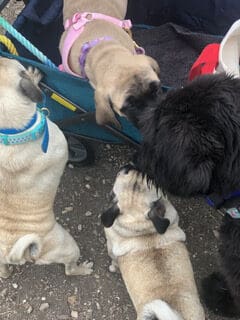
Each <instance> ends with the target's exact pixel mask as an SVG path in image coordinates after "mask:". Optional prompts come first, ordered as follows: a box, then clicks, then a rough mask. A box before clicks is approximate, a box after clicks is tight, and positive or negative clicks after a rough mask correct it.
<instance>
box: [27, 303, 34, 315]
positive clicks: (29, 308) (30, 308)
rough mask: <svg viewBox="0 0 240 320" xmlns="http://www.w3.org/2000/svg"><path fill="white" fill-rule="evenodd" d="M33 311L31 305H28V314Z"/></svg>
mask: <svg viewBox="0 0 240 320" xmlns="http://www.w3.org/2000/svg"><path fill="white" fill-rule="evenodd" d="M32 311H33V307H32V306H30V305H29V307H28V308H27V313H28V314H30V313H32Z"/></svg>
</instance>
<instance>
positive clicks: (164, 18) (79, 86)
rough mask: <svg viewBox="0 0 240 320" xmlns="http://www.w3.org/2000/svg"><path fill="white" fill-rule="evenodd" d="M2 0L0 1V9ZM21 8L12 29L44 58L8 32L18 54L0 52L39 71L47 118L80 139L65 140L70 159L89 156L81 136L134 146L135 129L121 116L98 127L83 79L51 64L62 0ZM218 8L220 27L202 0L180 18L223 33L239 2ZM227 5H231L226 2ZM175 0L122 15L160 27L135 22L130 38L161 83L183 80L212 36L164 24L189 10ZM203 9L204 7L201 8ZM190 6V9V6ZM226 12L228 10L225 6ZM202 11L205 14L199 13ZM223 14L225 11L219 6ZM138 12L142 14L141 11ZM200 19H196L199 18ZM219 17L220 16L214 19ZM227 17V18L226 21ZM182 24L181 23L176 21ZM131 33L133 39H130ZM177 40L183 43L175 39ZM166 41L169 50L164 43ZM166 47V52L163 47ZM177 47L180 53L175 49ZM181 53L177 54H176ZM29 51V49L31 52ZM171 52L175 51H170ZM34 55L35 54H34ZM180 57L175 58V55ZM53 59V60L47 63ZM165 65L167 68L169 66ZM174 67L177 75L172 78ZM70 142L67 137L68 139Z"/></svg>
mask: <svg viewBox="0 0 240 320" xmlns="http://www.w3.org/2000/svg"><path fill="white" fill-rule="evenodd" d="M7 2H8V1H7V0H1V1H0V9H1V7H3V6H4V5H5V4H6V3H7ZM24 2H25V4H26V6H25V8H24V9H23V11H22V12H21V13H20V14H19V16H18V17H17V19H16V21H15V22H14V24H13V27H14V28H15V29H16V30H18V31H19V32H20V33H21V34H22V35H23V36H24V37H25V38H26V39H28V40H29V41H30V42H31V43H32V44H33V45H34V46H35V47H36V48H37V49H39V50H40V51H41V52H42V53H43V54H44V55H46V56H47V57H48V58H49V60H50V61H49V60H47V62H46V63H41V62H39V57H37V56H38V55H37V56H36V55H33V54H31V53H30V52H29V51H28V50H27V49H26V48H25V47H24V46H23V45H22V43H21V42H19V40H17V39H16V38H15V36H13V34H12V33H11V34H9V33H8V34H7V37H8V38H9V39H10V40H11V41H12V43H13V44H14V45H15V47H16V49H17V52H18V54H19V56H13V55H12V54H10V53H9V52H8V50H6V47H5V46H2V48H1V50H0V55H2V56H5V57H14V58H16V59H19V60H20V61H21V62H22V63H23V64H25V65H32V66H36V67H37V68H39V69H40V70H41V71H42V73H43V74H44V78H43V80H42V82H41V87H42V89H43V91H44V92H45V94H46V106H47V108H48V109H49V117H50V119H51V120H52V121H54V122H56V123H57V124H58V125H59V126H60V128H61V129H63V131H64V133H65V134H66V136H67V138H69V137H70V136H72V137H73V136H74V137H75V138H81V143H80V142H78V143H76V141H75V142H74V143H72V144H71V143H69V145H70V151H72V152H70V157H71V156H72V157H71V160H72V161H73V162H75V163H77V162H81V161H83V160H91V159H90V158H91V156H90V152H87V150H88V145H87V144H86V143H84V144H82V143H83V140H82V138H85V139H87V140H89V139H90V140H91V139H93V140H97V141H103V142H106V143H123V142H128V143H130V144H132V145H134V146H136V147H137V146H138V144H139V142H140V141H141V136H140V134H139V132H138V130H137V129H136V128H135V127H134V126H133V125H132V124H131V123H129V122H128V121H127V120H126V119H125V118H121V117H118V120H119V122H120V124H121V129H120V130H119V129H117V128H115V127H112V126H105V127H100V126H99V125H97V124H96V122H95V115H94V99H93V90H92V88H91V86H90V85H89V83H88V82H87V81H86V80H82V79H79V78H76V77H73V76H71V75H69V74H66V73H63V72H61V71H59V70H58V69H57V68H56V66H58V65H59V64H60V62H61V61H60V55H59V51H58V43H59V39H60V36H61V34H62V32H63V25H62V24H63V23H62V6H63V1H62V0H25V1H24ZM220 2H221V4H220V5H219V10H218V13H219V12H222V11H221V10H222V7H224V6H226V5H228V6H229V8H230V7H231V10H230V13H231V14H230V15H229V16H228V18H227V19H225V25H224V24H223V23H221V25H220V26H219V25H217V23H216V21H218V20H217V19H215V20H214V19H212V22H210V20H209V19H210V17H209V8H208V4H207V3H208V1H203V2H202V3H201V5H202V6H203V3H205V4H206V5H205V8H204V10H205V11H204V10H200V12H203V14H202V16H201V14H200V15H199V19H192V20H191V19H190V18H189V17H188V19H185V25H186V26H187V27H188V26H189V27H191V28H192V30H200V31H201V30H202V31H206V28H207V27H208V28H209V29H211V30H210V31H211V33H218V31H219V30H220V32H222V33H223V32H224V31H225V30H226V29H227V27H228V23H231V22H232V21H233V20H234V19H235V18H236V17H235V16H236V7H237V6H238V8H239V9H240V5H239V4H238V3H237V1H235V0H231V1H229V0H221V1H220ZM229 2H231V3H232V6H231V5H229ZM176 5H177V0H175V1H156V0H151V1H145V0H140V1H136V0H129V4H128V7H129V12H128V16H129V17H131V19H132V20H133V22H136V23H140V22H142V23H145V24H146V23H147V24H152V25H155V26H157V25H161V26H159V27H155V28H153V29H151V30H149V27H146V25H144V26H143V25H141V26H140V28H139V27H138V28H137V30H136V33H135V34H136V40H137V42H139V44H140V45H143V46H144V47H145V49H146V52H147V53H148V54H149V55H150V56H153V57H154V58H155V59H156V60H157V61H158V62H159V64H160V68H161V74H162V83H164V84H166V85H167V86H179V85H181V84H182V83H183V82H184V81H185V79H186V78H187V71H188V70H189V68H190V66H191V64H192V62H193V61H194V59H195V58H196V57H197V56H198V54H199V53H200V51H201V50H202V48H203V47H204V46H205V45H206V44H207V43H209V42H212V41H213V40H216V39H215V38H216V37H215V36H212V35H202V34H201V36H197V34H196V36H195V38H194V35H193V34H192V32H187V31H186V30H185V29H182V28H179V27H178V26H177V25H174V24H172V23H167V22H169V21H170V22H175V23H182V22H183V21H184V17H185V16H186V13H187V12H188V10H189V8H190V9H191V10H193V8H191V7H192V4H191V1H190V0H188V1H185V5H184V8H183V7H182V6H181V9H180V8H177V7H176ZM203 7H204V6H203ZM194 10H195V9H194ZM227 11H228V13H229V10H227ZM204 12H205V13H204ZM225 12H226V10H225ZM143 13H144V14H143ZM204 18H206V19H205V20H206V21H205V22H206V23H205V24H204V23H200V22H201V21H202V20H201V19H204ZM219 20H220V21H222V20H221V19H219ZM229 20H230V21H229ZM182 24H183V23H182ZM135 34H134V37H135ZM180 38H182V39H183V41H182V42H183V43H182V42H181V41H180V40H181V39H180ZM191 39H192V40H193V41H198V43H195V44H194V42H193V44H194V45H193V46H192V45H190V46H189V47H191V48H190V49H191V50H188V52H186V50H183V44H184V45H185V44H186V41H189V40H191ZM169 41H170V42H171V48H170V47H168V45H167V43H169ZM169 50H170V51H169ZM179 50H180V51H179ZM181 50H182V52H183V54H181V53H180V52H181ZM33 51H34V50H33ZM169 52H170V54H169ZM174 52H176V53H177V54H174ZM35 53H36V52H35ZM179 56H180V57H179ZM186 57H188V59H187V61H184V59H185V60H186ZM172 61H174V62H175V64H176V66H177V65H178V69H176V68H175V69H174V71H172V72H169V70H171V69H173V68H171V67H172ZM51 62H53V63H51ZM170 66H171V67H170ZM176 71H177V74H178V76H176ZM69 142H70V139H69Z"/></svg>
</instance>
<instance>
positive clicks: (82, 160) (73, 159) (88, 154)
mask: <svg viewBox="0 0 240 320" xmlns="http://www.w3.org/2000/svg"><path fill="white" fill-rule="evenodd" d="M66 138H67V142H68V152H69V156H68V163H70V164H72V165H74V166H75V167H82V166H86V165H91V164H93V163H94V160H95V157H94V152H93V149H92V148H91V147H90V145H89V144H87V143H86V142H84V143H83V142H82V140H80V139H79V138H76V137H74V136H67V137H66Z"/></svg>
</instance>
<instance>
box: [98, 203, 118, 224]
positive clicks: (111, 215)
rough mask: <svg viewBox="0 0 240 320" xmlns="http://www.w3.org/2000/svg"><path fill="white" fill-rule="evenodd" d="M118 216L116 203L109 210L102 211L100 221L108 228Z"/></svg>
mask: <svg viewBox="0 0 240 320" xmlns="http://www.w3.org/2000/svg"><path fill="white" fill-rule="evenodd" d="M119 214H120V210H119V208H118V206H117V204H116V203H114V204H113V205H112V206H111V207H110V208H109V209H107V210H106V211H104V212H103V213H102V215H101V221H102V224H103V225H104V227H105V228H110V227H111V226H112V225H113V223H114V221H115V219H116V218H117V216H118V215H119Z"/></svg>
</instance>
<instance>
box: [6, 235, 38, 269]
mask: <svg viewBox="0 0 240 320" xmlns="http://www.w3.org/2000/svg"><path fill="white" fill-rule="evenodd" d="M41 247H42V241H41V239H40V237H39V236H38V235H37V234H35V233H31V234H26V235H25V236H23V237H21V238H20V239H18V240H17V241H16V242H15V243H14V245H13V247H12V249H11V251H10V253H9V255H8V262H9V263H13V264H21V263H24V262H25V261H26V260H33V261H34V260H36V259H37V258H38V256H39V254H40V252H41ZM27 257H28V258H27Z"/></svg>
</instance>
